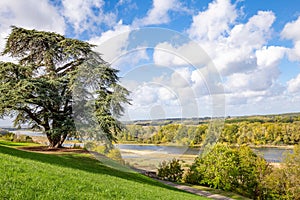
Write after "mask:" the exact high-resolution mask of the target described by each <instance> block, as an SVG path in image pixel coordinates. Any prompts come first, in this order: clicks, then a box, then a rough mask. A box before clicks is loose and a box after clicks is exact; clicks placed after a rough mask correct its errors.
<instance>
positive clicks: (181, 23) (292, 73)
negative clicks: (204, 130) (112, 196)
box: [0, 0, 300, 124]
mask: <svg viewBox="0 0 300 200" xmlns="http://www.w3.org/2000/svg"><path fill="white" fill-rule="evenodd" d="M11 25H16V26H21V27H24V28H28V29H37V30H45V31H54V32H57V33H60V34H63V35H65V36H67V37H71V38H77V39H80V40H85V41H88V42H90V43H93V44H96V45H98V47H96V48H95V51H99V52H100V53H102V54H103V58H104V59H105V60H106V61H108V62H110V63H111V64H112V66H113V67H115V68H117V69H119V70H120V76H122V79H121V83H122V84H123V85H124V86H125V87H127V88H128V89H129V90H130V91H131V92H132V93H131V98H132V105H131V106H128V107H126V112H125V116H124V117H123V118H122V120H136V119H157V118H165V117H202V116H209V117H210V116H220V115H221V116H228V115H230V116H233V115H252V114H273V113H286V112H299V111H300V65H299V64H300V63H299V62H300V2H298V1H294V0H288V1H280V0H277V1H276V0H275V1H274V0H264V1H259V0H236V1H234V0H232V1H230V0H213V1H212V0H199V1H197V0H190V1H183V0H163V1H162V0H153V1H150V0H149V1H134V0H113V1H103V0H84V1H82V0H48V1H47V0H40V1H35V0H27V1H23V0H2V1H1V2H0V48H1V49H3V47H4V44H5V37H7V35H8V34H9V33H10V28H9V27H10V26H11ZM149 27H151V28H150V29H149ZM1 59H2V60H4V61H7V60H10V59H9V58H7V57H2V58H1ZM7 122H8V120H6V121H2V124H4V123H7Z"/></svg>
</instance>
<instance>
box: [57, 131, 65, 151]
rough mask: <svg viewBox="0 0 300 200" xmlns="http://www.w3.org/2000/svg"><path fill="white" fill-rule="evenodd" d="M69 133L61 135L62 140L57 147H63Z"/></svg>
mask: <svg viewBox="0 0 300 200" xmlns="http://www.w3.org/2000/svg"><path fill="white" fill-rule="evenodd" d="M67 136H68V134H67V133H64V134H62V135H61V137H60V141H59V142H58V143H57V148H62V147H63V146H62V144H63V143H64V141H65V140H66V138H67Z"/></svg>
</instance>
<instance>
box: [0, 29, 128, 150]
mask: <svg viewBox="0 0 300 200" xmlns="http://www.w3.org/2000/svg"><path fill="white" fill-rule="evenodd" d="M92 47H93V45H90V44H88V43H86V42H83V41H79V40H75V39H69V38H65V37H63V36H61V35H59V34H56V33H50V32H43V31H36V30H26V29H23V28H18V27H12V32H11V34H10V35H9V37H8V38H7V42H6V46H5V49H4V51H3V54H4V55H9V56H11V57H12V58H14V59H16V60H17V63H11V62H0V115H1V117H3V116H7V115H11V116H15V119H14V125H15V126H19V125H21V124H29V125H31V126H32V127H33V128H37V127H38V128H41V129H42V130H43V131H44V132H45V133H46V135H47V138H48V140H49V143H50V145H51V146H52V147H54V146H57V147H61V145H62V143H63V142H64V140H65V139H66V137H67V136H68V135H70V134H75V133H76V129H75V122H74V112H73V105H74V99H73V96H72V95H73V92H74V88H77V89H78V87H75V86H76V84H78V80H79V79H80V78H82V77H78V72H79V70H80V71H83V69H84V68H85V69H87V71H88V70H89V69H93V70H92V73H90V74H89V75H92V76H90V77H89V78H90V79H89V80H87V79H85V80H83V81H85V85H84V86H85V87H83V88H82V90H81V91H80V92H81V95H82V96H84V97H87V94H88V93H89V92H88V90H87V88H88V87H89V86H90V88H91V87H94V86H97V89H96V90H97V92H98V94H99V97H98V99H97V100H96V102H97V104H96V108H94V110H96V112H97V119H98V123H99V124H100V128H101V129H102V131H103V132H104V133H105V134H107V138H108V140H109V141H111V140H113V138H114V136H113V134H116V132H118V131H120V128H119V125H118V122H117V120H116V119H115V118H114V117H112V116H113V114H115V116H117V117H118V116H119V115H120V114H121V113H122V111H123V109H122V106H121V103H123V102H124V103H127V102H128V100H127V98H126V96H127V95H128V91H127V90H126V89H125V88H122V87H121V86H120V85H118V76H117V75H116V73H117V72H118V71H117V70H115V69H112V68H111V67H110V66H109V64H108V63H106V62H105V61H103V60H102V58H101V57H100V55H99V54H97V53H95V52H93V51H92ZM115 97H118V98H115ZM103 102H105V104H104V103H103ZM108 105H109V106H108Z"/></svg>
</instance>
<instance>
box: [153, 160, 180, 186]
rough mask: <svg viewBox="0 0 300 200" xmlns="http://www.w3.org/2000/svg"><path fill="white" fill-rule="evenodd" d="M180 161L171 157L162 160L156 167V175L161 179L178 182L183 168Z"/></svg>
mask: <svg viewBox="0 0 300 200" xmlns="http://www.w3.org/2000/svg"><path fill="white" fill-rule="evenodd" d="M180 162H181V161H180V160H177V159H176V158H173V159H172V160H171V161H169V162H166V161H163V162H162V163H160V165H159V168H158V174H157V176H158V177H160V178H161V179H163V180H168V181H173V182H179V181H181V179H182V175H183V171H184V170H183V169H182V167H181V163H180Z"/></svg>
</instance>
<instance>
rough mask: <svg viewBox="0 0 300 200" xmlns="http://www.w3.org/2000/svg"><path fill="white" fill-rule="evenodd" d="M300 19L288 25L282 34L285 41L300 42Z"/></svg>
mask: <svg viewBox="0 0 300 200" xmlns="http://www.w3.org/2000/svg"><path fill="white" fill-rule="evenodd" d="M299 32H300V17H298V19H297V20H295V21H292V22H289V23H287V24H286V25H285V26H284V28H283V30H282V32H281V36H282V37H283V38H285V39H290V40H295V41H298V40H300V34H299Z"/></svg>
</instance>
